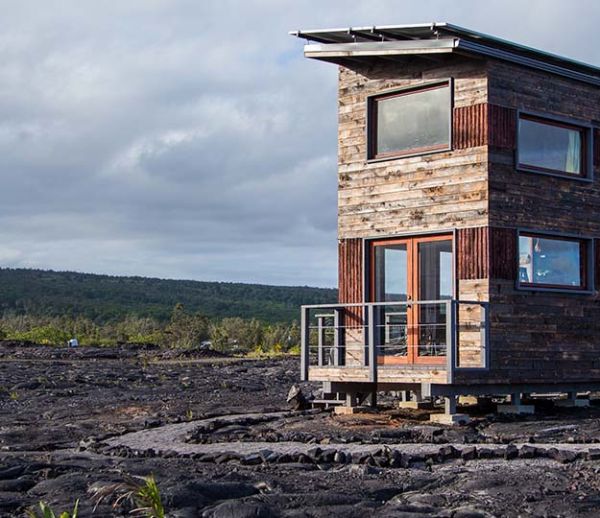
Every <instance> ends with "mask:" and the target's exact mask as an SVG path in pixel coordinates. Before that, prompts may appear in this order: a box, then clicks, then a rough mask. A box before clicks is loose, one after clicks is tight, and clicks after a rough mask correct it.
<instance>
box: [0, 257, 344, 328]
mask: <svg viewBox="0 0 600 518" xmlns="http://www.w3.org/2000/svg"><path fill="white" fill-rule="evenodd" d="M336 301H337V290H335V289H327V288H311V287H307V286H268V285H260V284H242V283H228V282H200V281H185V280H169V279H155V278H147V277H114V276H110V275H95V274H85V273H76V272H55V271H48V270H33V269H10V268H0V314H6V315H13V316H16V317H35V318H36V319H41V320H40V321H43V320H44V319H46V320H47V321H48V322H55V321H60V322H61V323H62V322H63V321H64V320H65V319H68V320H69V321H71V322H75V323H77V324H73V325H78V326H80V327H84V328H86V329H87V328H88V327H90V326H91V327H93V325H96V326H99V327H102V328H107V327H108V328H114V329H116V328H119V329H128V328H130V327H132V326H133V328H135V327H136V326H138V327H139V328H140V329H141V330H142V334H144V333H145V329H146V326H147V325H158V326H159V327H164V326H165V325H166V324H167V323H169V321H170V319H171V312H172V309H173V307H174V306H175V304H177V303H178V302H181V303H183V304H184V306H185V308H186V310H187V311H189V312H191V313H194V314H195V313H201V314H202V315H206V316H207V317H208V318H210V319H211V321H215V320H219V321H220V320H223V319H226V318H236V317H239V318H242V319H243V320H244V321H251V320H253V319H255V320H258V321H260V322H264V323H266V324H286V325H290V324H291V323H292V322H293V321H294V320H296V319H298V318H299V309H300V306H301V305H302V304H327V303H335V302H336ZM11 318H12V317H11ZM61 319H63V320H61ZM25 320H27V319H25ZM133 321H135V322H137V323H136V324H135V325H133V324H132V322H133ZM11 322H12V321H11ZM84 322H85V323H84ZM11 325H12V323H11Z"/></svg>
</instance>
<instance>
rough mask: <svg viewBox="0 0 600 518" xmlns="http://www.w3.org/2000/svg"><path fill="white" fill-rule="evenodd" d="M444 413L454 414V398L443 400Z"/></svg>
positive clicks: (449, 397)
mask: <svg viewBox="0 0 600 518" xmlns="http://www.w3.org/2000/svg"><path fill="white" fill-rule="evenodd" d="M444 413H445V414H447V415H452V414H456V396H448V397H445V398H444Z"/></svg>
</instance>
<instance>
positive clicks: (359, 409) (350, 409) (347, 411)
mask: <svg viewBox="0 0 600 518" xmlns="http://www.w3.org/2000/svg"><path fill="white" fill-rule="evenodd" d="M333 412H334V414H336V415H352V414H367V413H373V408H371V407H366V406H336V407H335V408H334V409H333Z"/></svg>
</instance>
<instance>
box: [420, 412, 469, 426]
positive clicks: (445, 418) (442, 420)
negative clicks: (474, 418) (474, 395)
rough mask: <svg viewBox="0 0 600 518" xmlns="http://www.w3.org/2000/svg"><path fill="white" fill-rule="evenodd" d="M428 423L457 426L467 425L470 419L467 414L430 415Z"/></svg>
mask: <svg viewBox="0 0 600 518" xmlns="http://www.w3.org/2000/svg"><path fill="white" fill-rule="evenodd" d="M429 421H431V422H432V423H437V424H447V425H457V424H467V423H468V422H469V421H471V418H470V417H469V416H468V415H467V414H446V413H443V414H431V415H430V416H429Z"/></svg>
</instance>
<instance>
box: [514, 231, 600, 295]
mask: <svg viewBox="0 0 600 518" xmlns="http://www.w3.org/2000/svg"><path fill="white" fill-rule="evenodd" d="M521 236H526V237H533V238H536V237H537V238H541V239H554V240H559V241H575V242H579V271H580V277H581V279H582V284H580V285H579V286H567V285H563V284H541V283H534V282H522V281H521V277H520V275H519V267H520V265H519V258H520V252H521V251H520V248H519V238H520V237H521ZM594 241H595V240H594V238H593V237H589V236H582V235H579V234H567V233H563V232H551V231H547V230H532V229H518V230H517V246H516V257H515V262H516V272H517V275H516V289H517V290H521V291H545V292H554V293H574V294H591V293H593V290H594V285H595V279H594V264H595V263H594V261H595V258H594Z"/></svg>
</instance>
